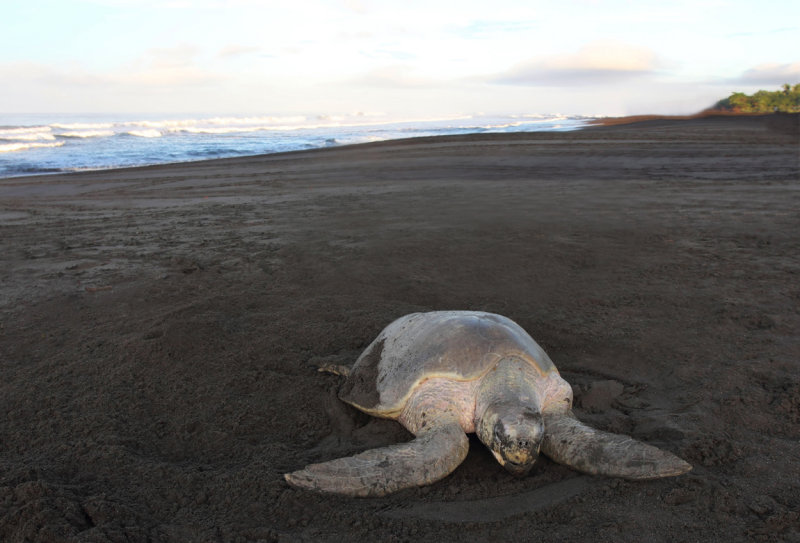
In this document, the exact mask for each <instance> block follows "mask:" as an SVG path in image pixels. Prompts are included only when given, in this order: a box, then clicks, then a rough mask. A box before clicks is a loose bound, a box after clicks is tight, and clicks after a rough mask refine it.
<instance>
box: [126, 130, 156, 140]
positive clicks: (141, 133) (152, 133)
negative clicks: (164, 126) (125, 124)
mask: <svg viewBox="0 0 800 543" xmlns="http://www.w3.org/2000/svg"><path fill="white" fill-rule="evenodd" d="M125 133H126V134H128V135H129V136H136V137H138V138H160V137H161V135H162V134H161V131H160V130H156V129H155V128H147V129H145V130H128V131H127V132H125Z"/></svg>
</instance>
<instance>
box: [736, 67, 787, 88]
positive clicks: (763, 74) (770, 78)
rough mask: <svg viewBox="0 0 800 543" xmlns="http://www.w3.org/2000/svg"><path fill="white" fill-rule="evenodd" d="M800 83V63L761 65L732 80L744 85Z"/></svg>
mask: <svg viewBox="0 0 800 543" xmlns="http://www.w3.org/2000/svg"><path fill="white" fill-rule="evenodd" d="M798 82H800V62H793V63H790V64H778V63H776V62H769V63H766V64H759V65H758V66H755V67H753V68H750V69H749V70H745V71H744V72H743V73H742V75H741V76H739V77H737V78H735V79H733V80H732V83H741V84H743V85H781V84H783V83H792V84H793V83H798Z"/></svg>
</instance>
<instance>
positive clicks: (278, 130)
mask: <svg viewBox="0 0 800 543" xmlns="http://www.w3.org/2000/svg"><path fill="white" fill-rule="evenodd" d="M590 119H591V118H590V117H568V116H563V115H510V116H472V115H470V116H451V117H442V118H433V119H430V118H429V119H390V118H387V117H385V116H380V115H364V114H357V115H340V116H302V115H297V116H252V117H247V116H216V117H213V116H201V115H196V116H184V117H174V118H170V117H166V116H136V117H131V116H123V115H43V114H37V115H3V114H0V178H5V177H16V176H25V175H39V174H50V173H62V172H73V171H83V170H99V169H106V168H119V167H127V166H145V165H150V164H164V163H171V162H188V161H193V160H204V159H209V158H223V157H236V156H245V155H257V154H263V153H278V152H282V151H295V150H301V149H314V148H318V147H331V146H336V145H347V144H352V143H364V142H371V141H381V140H390V139H399V138H409V137H418V136H436V135H447V134H466V133H480V132H529V131H560V130H575V129H578V128H581V127H583V126H585V125H586V123H587V122H588V121H589V120H590Z"/></svg>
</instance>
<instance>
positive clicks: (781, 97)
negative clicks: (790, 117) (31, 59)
mask: <svg viewBox="0 0 800 543" xmlns="http://www.w3.org/2000/svg"><path fill="white" fill-rule="evenodd" d="M711 109H712V111H730V112H733V113H772V112H776V111H781V112H784V113H798V112H800V83H797V84H795V85H789V84H788V83H787V84H785V85H783V87H782V88H781V89H780V90H777V91H765V90H760V91H758V92H756V93H754V94H745V93H743V92H734V93H732V94H731V95H730V96H729V97H727V98H725V99H723V100H720V101H719V102H717V103H716V104H715V105H714V107H712V108H711Z"/></svg>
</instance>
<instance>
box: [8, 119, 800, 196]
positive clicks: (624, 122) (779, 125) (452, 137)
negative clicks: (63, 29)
mask: <svg viewBox="0 0 800 543" xmlns="http://www.w3.org/2000/svg"><path fill="white" fill-rule="evenodd" d="M693 121H694V122H697V121H707V122H708V121H710V122H725V123H729V124H733V125H740V126H742V127H747V126H749V124H750V123H756V124H764V126H766V127H768V128H769V129H770V130H777V131H780V132H783V133H788V134H794V135H796V134H798V133H800V114H797V113H790V114H784V113H776V114H730V113H719V112H701V113H697V114H693V115H672V116H671V115H632V116H623V117H602V118H597V119H592V120H589V121H588V124H587V125H585V126H583V127H581V128H577V129H575V130H568V131H558V130H552V131H550V130H547V131H529V132H524V131H521V132H474V133H468V134H448V135H436V136H414V137H409V138H396V139H387V140H380V141H374V142H367V143H353V144H344V145H337V146H334V147H319V148H314V149H298V150H292V151H278V152H274V153H260V154H253V155H241V156H235V157H224V158H204V159H198V160H187V161H179V162H158V163H153V164H142V165H138V166H125V167H107V168H88V169H82V170H79V171H59V172H44V173H42V172H37V173H33V174H24V175H16V176H11V177H0V182H3V181H6V180H15V179H22V178H29V177H51V176H60V175H82V174H91V173H95V172H114V171H117V170H129V169H139V168H153V167H161V166H164V167H172V166H178V167H179V166H181V165H184V164H203V163H209V162H215V161H219V160H239V159H242V160H247V159H252V158H257V157H262V156H273V155H276V156H280V155H292V154H295V153H305V152H317V151H326V150H331V149H346V148H349V147H354V146H355V147H361V146H365V147H368V146H371V145H381V144H394V143H395V142H396V143H398V144H399V145H403V144H404V143H403V142H409V143H414V142H416V143H424V142H428V141H434V140H441V141H452V142H457V141H468V140H469V139H471V138H484V137H485V138H487V139H494V138H496V139H498V140H505V141H515V140H519V139H526V138H530V137H537V136H541V135H544V136H543V137H551V136H555V135H558V134H568V133H582V132H585V131H587V130H598V129H607V130H608V129H626V130H630V129H633V130H636V129H638V128H647V127H648V126H649V125H653V124H654V123H655V124H674V123H678V125H680V123H686V122H693ZM686 126H688V125H686Z"/></svg>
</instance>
